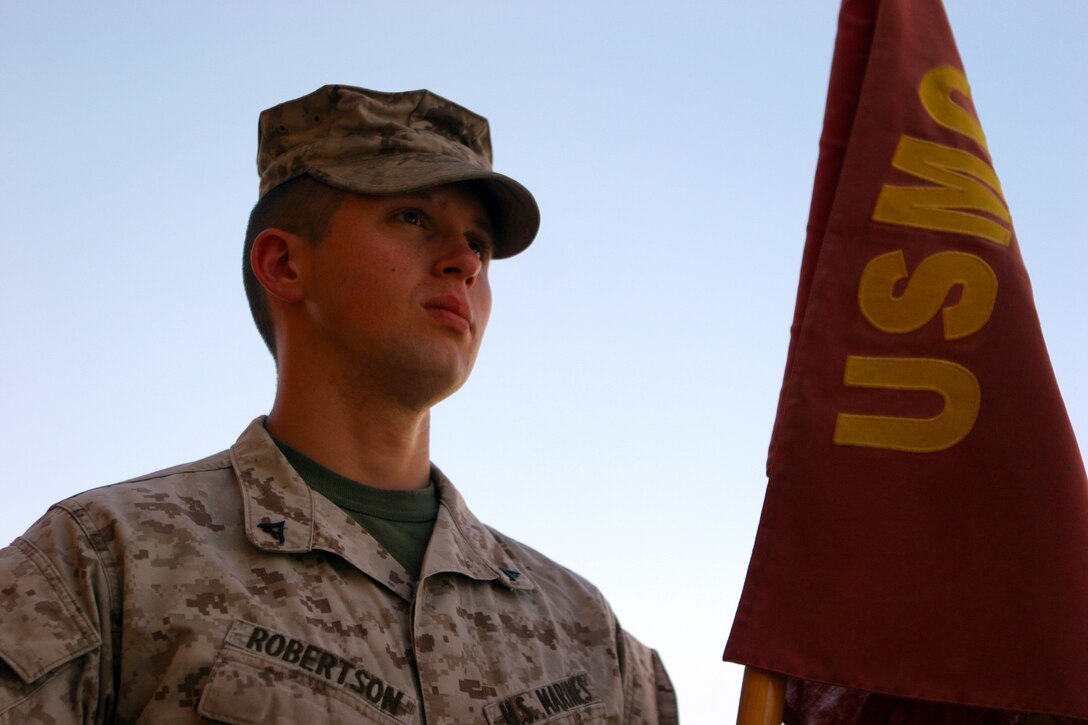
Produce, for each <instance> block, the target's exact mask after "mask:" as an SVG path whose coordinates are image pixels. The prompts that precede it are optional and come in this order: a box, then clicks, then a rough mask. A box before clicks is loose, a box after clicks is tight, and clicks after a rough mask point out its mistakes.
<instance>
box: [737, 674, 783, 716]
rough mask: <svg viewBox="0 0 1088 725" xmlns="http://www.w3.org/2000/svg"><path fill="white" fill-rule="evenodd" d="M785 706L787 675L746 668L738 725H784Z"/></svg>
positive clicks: (742, 684)
mask: <svg viewBox="0 0 1088 725" xmlns="http://www.w3.org/2000/svg"><path fill="white" fill-rule="evenodd" d="M785 704H786V676H785V675H780V674H778V673H777V672H768V671H767V670H760V669H756V668H755V667H745V668H744V681H743V682H742V683H741V686H740V707H739V708H737V725H782V710H783V708H784V707H785Z"/></svg>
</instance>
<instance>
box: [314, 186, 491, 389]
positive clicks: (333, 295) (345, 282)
mask: <svg viewBox="0 0 1088 725" xmlns="http://www.w3.org/2000/svg"><path fill="white" fill-rule="evenodd" d="M492 247H493V231H492V227H491V223H490V220H489V218H488V215H487V212H486V210H485V208H484V206H483V204H482V203H481V202H480V200H479V199H478V198H477V197H476V195H475V194H474V193H473V192H472V191H471V189H469V188H467V187H466V186H465V185H463V184H449V185H445V186H436V187H432V188H429V189H425V190H423V191H420V192H413V193H410V194H404V195H397V196H380V197H365V196H359V195H351V196H349V197H348V198H347V199H345V200H344V202H343V204H342V205H341V206H340V208H339V209H338V210H337V212H336V214H335V215H334V216H333V218H332V220H331V222H330V225H329V230H328V233H327V234H326V236H325V238H324V239H323V240H322V241H321V242H319V243H318V244H316V245H314V246H313V247H312V250H311V257H310V260H309V264H308V266H309V275H308V277H309V282H308V284H307V291H306V301H305V304H306V315H307V317H308V318H309V320H310V325H311V332H312V335H311V342H312V344H313V348H314V349H313V353H314V354H315V356H316V357H315V358H313V359H312V362H313V364H316V365H319V366H321V367H320V368H319V369H316V370H314V371H313V372H314V374H315V375H325V376H338V377H342V380H337V381H336V382H338V383H339V382H343V383H345V384H347V385H348V386H349V389H354V390H357V391H359V392H361V393H362V394H363V395H364V396H369V395H371V394H377V393H381V394H385V395H393V396H395V397H397V398H400V399H401V400H402V402H403V403H404V404H406V405H417V406H430V405H432V404H433V403H435V402H438V401H439V400H441V399H442V398H444V397H446V396H448V395H449V394H450V393H452V392H453V391H455V390H457V388H459V387H460V386H461V385H462V384H463V383H464V382H465V380H466V379H467V378H468V375H469V373H470V372H471V370H472V366H473V364H474V363H475V361H476V353H477V351H478V350H479V347H480V341H481V339H482V338H483V334H484V329H485V328H486V327H487V320H488V317H489V316H490V314H491V288H490V286H489V284H488V280H487V267H488V262H489V260H490V257H491V249H492ZM360 386H361V387H360Z"/></svg>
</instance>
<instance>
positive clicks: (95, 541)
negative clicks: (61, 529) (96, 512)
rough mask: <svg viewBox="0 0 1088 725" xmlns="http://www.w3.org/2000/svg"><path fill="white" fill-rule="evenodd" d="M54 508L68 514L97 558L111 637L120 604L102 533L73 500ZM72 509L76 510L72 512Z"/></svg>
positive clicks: (114, 569)
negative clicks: (107, 600)
mask: <svg viewBox="0 0 1088 725" xmlns="http://www.w3.org/2000/svg"><path fill="white" fill-rule="evenodd" d="M55 507H56V508H58V509H60V510H61V511H63V512H64V513H66V514H68V516H69V517H70V518H71V519H72V521H73V522H74V523H75V525H76V526H78V527H79V530H80V531H81V532H82V533H83V536H85V537H86V538H87V541H88V542H89V543H90V544H91V547H92V548H93V549H94V553H95V556H97V557H98V563H99V564H100V565H101V566H102V571H103V572H105V574H106V587H107V589H108V592H109V598H110V609H109V620H108V621H110V622H111V624H110V630H111V637H112V630H113V625H112V622H113V621H114V620H115V617H114V613H115V612H116V613H117V614H118V616H119V615H120V610H121V602H120V600H119V599H118V597H117V595H116V591H115V589H117V587H118V584H117V583H115V582H114V577H115V576H116V572H117V562H115V561H112V558H113V557H112V556H111V557H110V559H111V561H110V562H108V563H107V562H106V558H105V557H106V556H107V555H108V552H107V551H105V549H106V546H105V545H104V544H103V542H102V539H103V537H102V532H100V531H99V530H98V527H97V526H96V525H95V523H94V519H93V518H92V517H91V512H90V511H88V510H87V509H86V508H85V507H84V506H83V505H82V504H80V503H79V502H77V501H75V500H74V499H68V500H67V501H62V502H60V503H58V504H55ZM72 509H77V510H76V511H73V510H72ZM88 528H90V529H91V530H93V533H92V531H88Z"/></svg>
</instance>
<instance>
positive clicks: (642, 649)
mask: <svg viewBox="0 0 1088 725" xmlns="http://www.w3.org/2000/svg"><path fill="white" fill-rule="evenodd" d="M617 640H618V641H619V649H620V652H621V656H620V662H621V665H620V666H621V676H622V678H623V701H624V708H623V722H624V723H625V725H636V724H638V725H650V724H651V723H653V724H654V725H678V723H679V722H680V716H679V714H678V712H677V707H676V691H675V690H673V687H672V681H671V680H670V679H669V673H667V672H666V671H665V665H664V664H662V662H661V658H660V657H659V656H658V654H657V651H656V650H652V649H650V648H649V647H647V646H646V645H644V644H642V643H641V642H639V641H638V640H637V639H635V638H634V637H633V636H631V635H630V634H628V633H627V632H625V631H623V630H622V629H619V631H618V632H617Z"/></svg>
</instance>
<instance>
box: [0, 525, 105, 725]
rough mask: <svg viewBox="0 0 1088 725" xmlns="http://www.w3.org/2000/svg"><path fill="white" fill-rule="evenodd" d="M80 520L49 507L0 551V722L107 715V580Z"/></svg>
mask: <svg viewBox="0 0 1088 725" xmlns="http://www.w3.org/2000/svg"><path fill="white" fill-rule="evenodd" d="M76 510H77V512H82V510H81V509H76ZM84 518H85V519H86V520H84V521H80V520H79V518H78V517H77V516H73V514H72V513H71V512H70V511H69V510H68V509H67V508H63V507H54V508H52V509H50V511H49V512H48V513H47V514H46V515H45V516H44V517H42V519H40V520H39V521H38V522H37V523H36V524H34V526H32V527H31V529H30V530H29V531H27V533H26V534H25V535H24V536H22V537H19V538H17V539H16V540H15V541H14V542H13V543H12V544H11V546H9V547H7V548H5V549H2V550H0V725H9V724H12V725H14V724H15V723H19V724H20V725H21V724H23V723H27V724H31V723H58V724H67V723H95V722H106V721H108V719H109V716H108V713H107V710H108V709H109V702H111V701H112V697H111V696H110V694H111V689H112V688H111V687H110V686H109V684H110V683H111V682H112V677H110V676H109V674H108V673H109V672H110V671H111V664H110V658H109V656H108V652H109V651H110V650H111V647H110V631H111V628H110V625H109V622H110V597H109V582H108V575H107V572H106V571H105V567H104V566H103V565H102V551H101V547H100V546H96V545H95V544H96V543H99V544H100V543H101V537H100V536H98V535H93V536H92V535H88V534H87V530H88V529H87V527H86V525H87V524H88V523H89V517H87V516H84Z"/></svg>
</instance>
